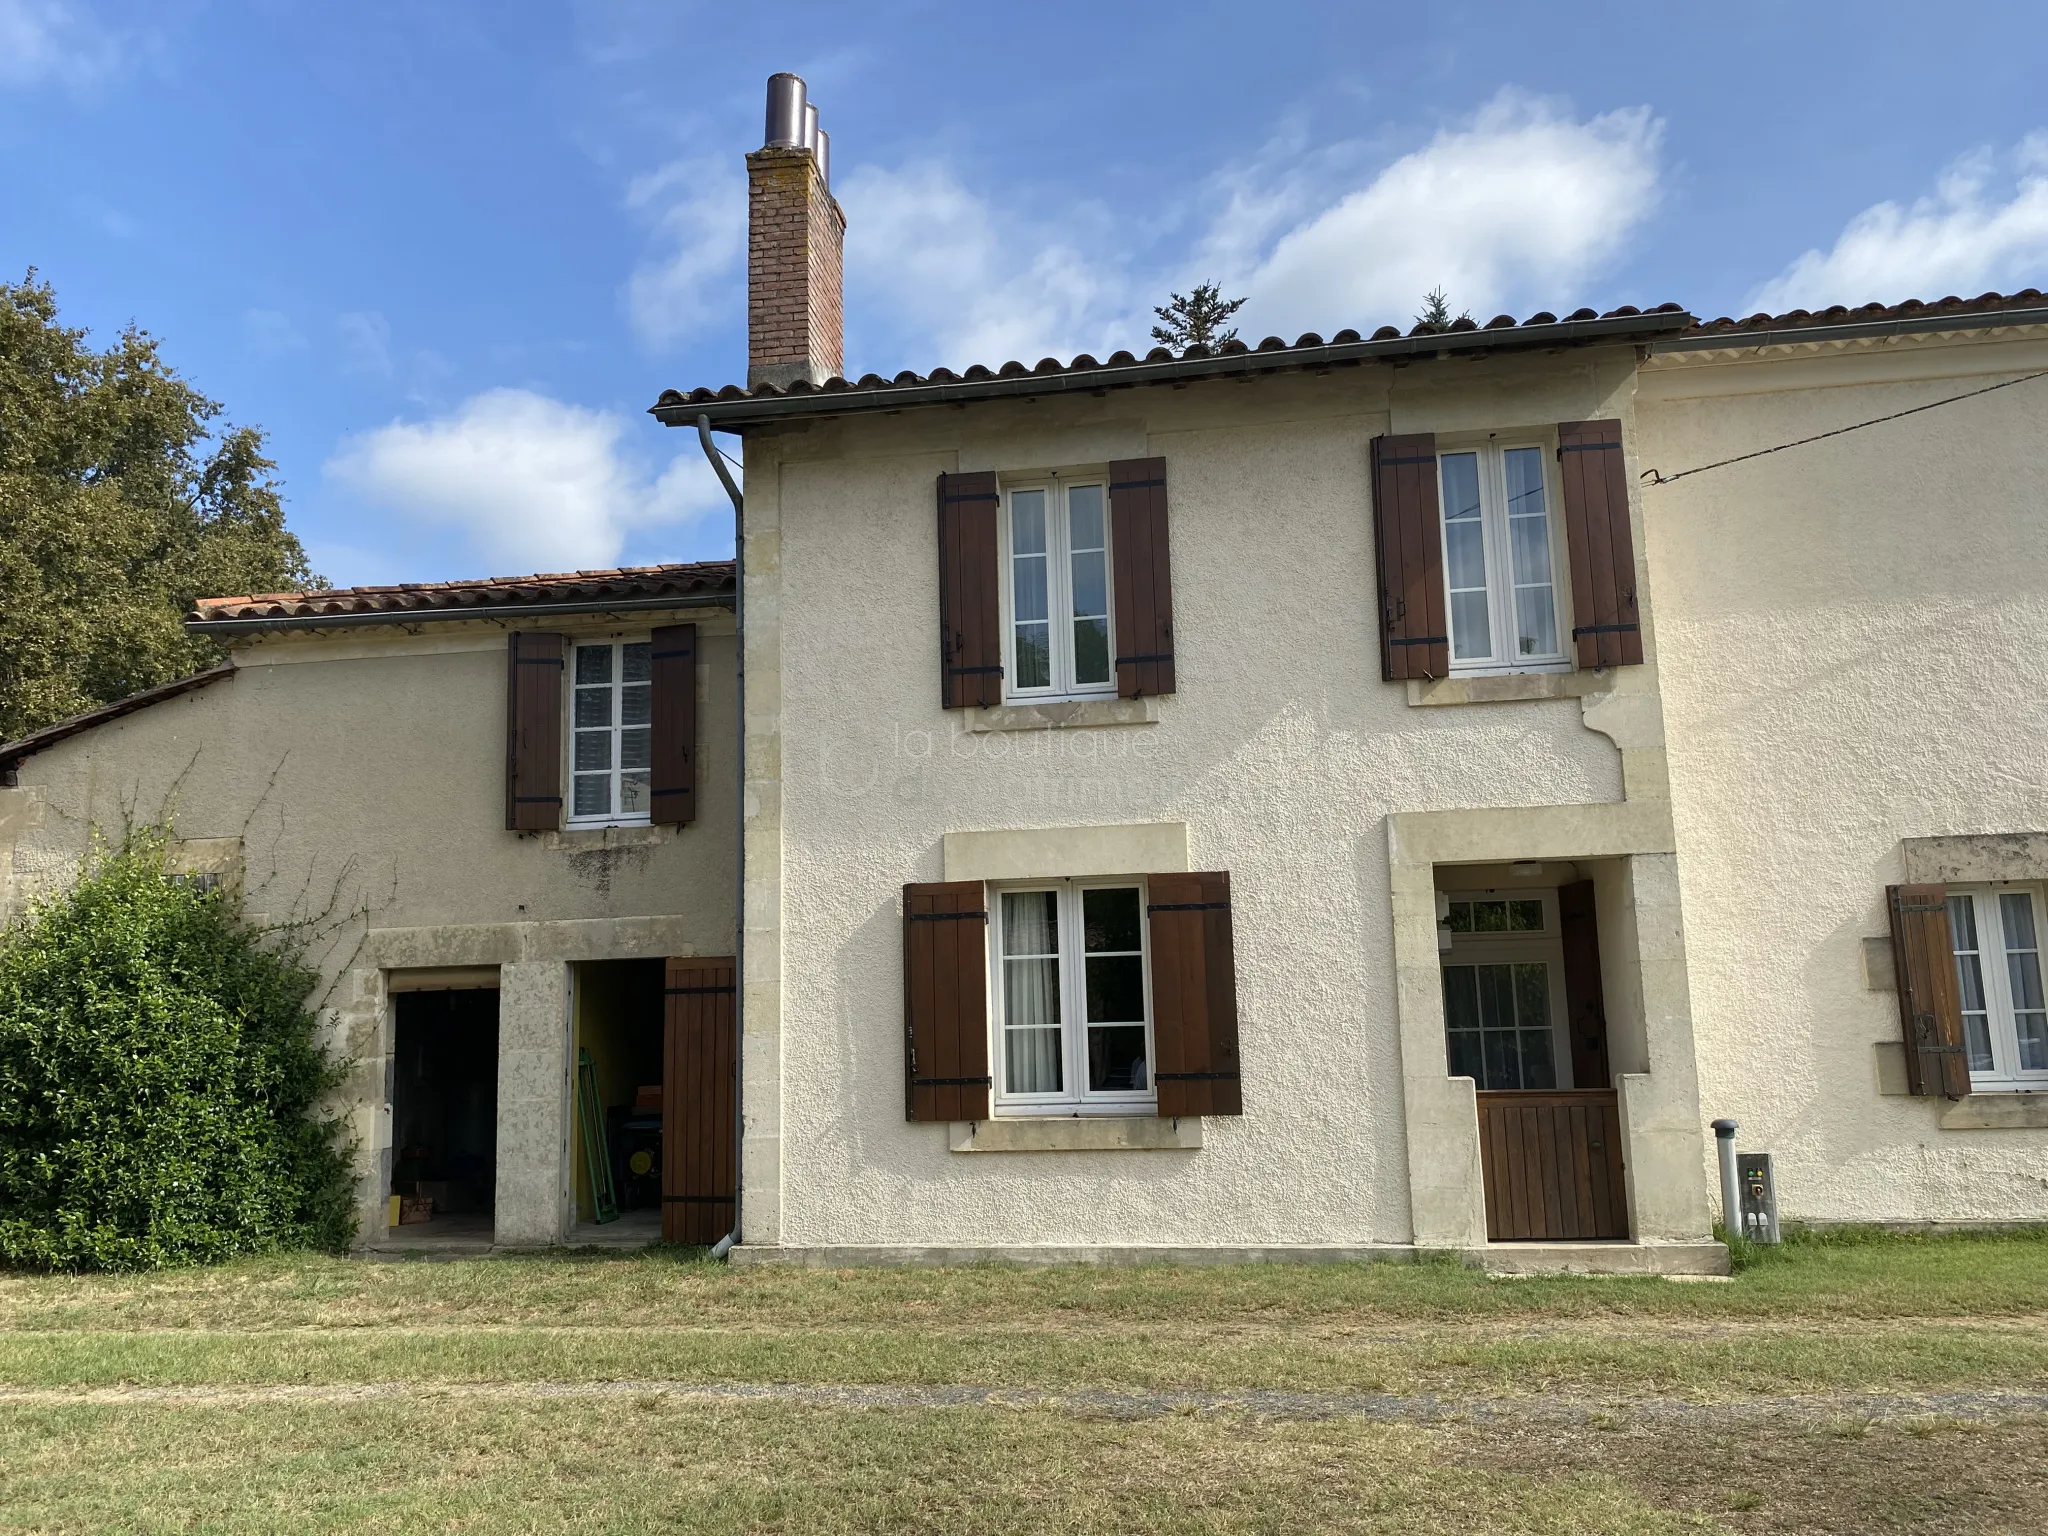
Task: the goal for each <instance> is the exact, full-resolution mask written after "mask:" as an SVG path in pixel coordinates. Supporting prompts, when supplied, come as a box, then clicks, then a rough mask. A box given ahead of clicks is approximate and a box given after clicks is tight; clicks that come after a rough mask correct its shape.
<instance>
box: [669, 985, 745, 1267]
mask: <svg viewBox="0 0 2048 1536" xmlns="http://www.w3.org/2000/svg"><path fill="white" fill-rule="evenodd" d="M737 987H738V974H737V972H736V971H735V970H734V968H733V962H732V960H731V958H730V957H727V958H724V959H716V960H702V959H694V958H693V959H687V960H680V959H675V960H670V961H669V962H668V975H667V980H666V983H665V985H664V989H663V990H664V994H665V995H664V997H663V999H662V1001H663V1003H664V1005H665V1008H664V1024H663V1039H662V1053H661V1236H662V1240H663V1241H664V1242H670V1243H715V1242H717V1241H718V1240H719V1239H720V1238H721V1237H723V1236H725V1234H726V1233H728V1232H730V1231H731V1230H732V1228H733V1215H734V1213H735V1212H736V1211H737V1210H738V1208H739V1203H738V1197H739V1169H738V1165H737V1161H736V1157H735V1152H734V1147H733V1133H734V1128H735V1125H736V1123H737V1122H736V1121H735V1119H734V1116H735V1114H736V1112H737V1111H736V1105H735V1103H734V1090H735V1087H736V1085H737V1075H738V1074H737V1071H736V1063H735V1061H734V1056H733V1052H734V1045H735V1042H734V1039H733V1019H734V1016H735V1010H734V1003H735V1001H736V991H737Z"/></svg>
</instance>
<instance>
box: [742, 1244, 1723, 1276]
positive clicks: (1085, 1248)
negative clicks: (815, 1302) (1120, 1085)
mask: <svg viewBox="0 0 2048 1536" xmlns="http://www.w3.org/2000/svg"><path fill="white" fill-rule="evenodd" d="M1445 1260H1449V1261H1451V1262H1454V1263H1458V1264H1462V1265H1464V1266H1466V1267H1467V1268H1470V1269H1483V1270H1486V1271H1487V1272H1489V1273H1491V1274H1504V1275H1507V1274H1511V1275H1542V1274H1558V1275H1725V1274H1727V1273H1728V1250H1727V1249H1726V1248H1725V1247H1723V1246H1722V1245H1721V1244H1720V1243H1717V1242H1714V1241H1712V1240H1711V1239H1702V1240H1700V1241H1697V1242H1669V1243H1625V1242H1615V1243H1487V1244H1485V1245H1484V1246H1482V1247H1477V1248H1426V1247H1417V1246H1416V1245H1415V1244H1413V1243H1362V1244H1342V1245H1338V1244H1331V1245H1324V1244H1308V1243H1274V1244H1261V1245H1257V1246H1244V1245H1220V1244H1219V1245H1217V1246H1214V1247H1177V1246H1169V1245H1163V1244H1162V1245H1158V1246H1153V1245H1147V1244H1104V1245H1080V1244H1046V1245H1024V1244H1019V1245H1015V1246H1008V1245H1005V1246H996V1247H952V1246H943V1245H929V1246H927V1245H910V1244H903V1245H882V1244H874V1245H867V1244H859V1245H854V1244H846V1245H832V1244H801V1245H799V1244H786V1245H782V1246H775V1247H770V1246H765V1245H760V1244H752V1245H749V1244H742V1245H741V1246H739V1247H737V1248H735V1249H733V1251H732V1262H733V1263H735V1264H793V1265H801V1266H803V1267H805V1268H810V1269H857V1268H864V1267H869V1266H875V1265H907V1266H920V1267H937V1266H944V1265H964V1264H1019V1265H1039V1264H1101V1265H1131V1264H1190V1265H1192V1264H1414V1263H1418V1262H1442V1261H1445Z"/></svg>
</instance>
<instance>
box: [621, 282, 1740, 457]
mask: <svg viewBox="0 0 2048 1536" xmlns="http://www.w3.org/2000/svg"><path fill="white" fill-rule="evenodd" d="M1698 323H1699V321H1698V319H1697V318H1696V317H1694V316H1692V315H1689V314H1684V313H1671V312H1668V311H1667V312H1665V313H1661V314H1659V313H1652V314H1642V315H1610V316H1605V317H1602V318H1599V319H1593V320H1559V321H1555V322H1553V323H1551V324H1548V325H1518V326H1512V327H1510V326H1500V327H1498V328H1497V329H1493V330H1485V329H1480V330H1471V331H1439V332H1433V333H1431V334H1429V335H1426V336H1393V337H1388V338H1387V339H1385V340H1383V341H1347V342H1326V343H1324V344H1323V345H1321V346H1315V347H1285V348H1277V349H1275V350H1273V351H1269V352H1233V353H1226V354H1223V355H1220V356H1216V357H1196V358H1176V359H1173V360H1171V361H1167V362H1157V363H1125V364H1122V365H1121V366H1118V367H1101V368H1090V369H1085V370H1081V371H1072V370H1069V371H1065V372H1060V373H1027V374H1010V375H998V376H995V377H992V378H986V379H974V380H965V379H959V380H953V381H951V382H947V383H942V384H904V385H894V384H891V385H886V386H884V387H882V388H879V389H833V390H806V391H804V392H803V393H801V394H787V395H771V396H767V397H765V398H762V397H755V396H752V395H749V396H747V397H745V398H744V399H736V400H704V401H695V402H693V401H688V400H685V401H681V402H679V403H675V404H670V405H659V404H657V405H654V406H651V407H649V410H648V414H650V415H651V416H653V417H654V418H655V419H656V420H658V421H660V422H661V423H662V424H663V425H664V426H671V427H676V426H692V425H695V423H696V421H697V418H698V417H700V416H702V417H708V418H709V420H710V423H711V425H712V426H714V427H720V428H724V429H728V430H731V429H735V428H739V427H746V426H754V425H760V424H763V423H767V422H772V421H782V420H788V419H790V418H792V417H803V416H840V415H847V414H851V413H855V412H864V411H900V410H907V409H910V408H912V407H915V406H925V405H960V404H966V403H968V402H970V401H979V400H999V399H1005V398H1015V397H1018V396H1025V395H1037V396H1042V395H1065V394H1081V393H1090V394H1092V393H1095V392H1098V391H1101V390H1107V389H1128V388H1131V387H1134V386H1136V385H1141V384H1168V383H1177V382H1182V381H1186V380H1193V379H1212V378H1232V377H1241V376H1243V375H1246V374H1263V373H1281V372H1299V371H1302V370H1304V369H1314V368H1327V367H1331V366H1333V365H1336V364H1341V363H1357V362H1378V361H1398V360H1400V359H1403V358H1417V357H1429V358H1435V357H1452V356H1459V355H1470V354H1484V353H1493V352H1524V351H1542V350H1548V349H1552V348H1557V347H1570V346H1583V345H1586V344H1588V343H1592V342H1603V341H1605V342H1612V341H1640V340H1648V339H1651V338H1655V337H1661V336H1668V335H1670V334H1671V333H1673V332H1676V331H1680V330H1683V329H1685V328H1686V327H1688V326H1693V325H1697V324H1698Z"/></svg>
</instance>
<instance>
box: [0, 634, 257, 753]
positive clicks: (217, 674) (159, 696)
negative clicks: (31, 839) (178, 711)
mask: <svg viewBox="0 0 2048 1536" xmlns="http://www.w3.org/2000/svg"><path fill="white" fill-rule="evenodd" d="M234 675H235V667H234V663H233V662H222V663H221V664H220V665H219V666H215V667H208V668H207V669H206V670H205V671H204V672H194V673H193V674H192V675H191V676H190V677H180V678H176V679H174V680H172V681H171V682H168V683H159V684H157V685H156V686H155V687H154V688H142V689H138V690H137V691H136V692H134V693H131V694H129V695H128V696H127V697H126V698H125V699H116V700H114V702H113V703H111V704H102V705H100V706H99V707H98V708H96V709H88V710H86V711H84V712H83V713H82V714H76V715H73V716H71V717H70V718H69V719H66V720H59V721H57V722H56V723H54V724H52V725H46V726H44V727H43V728H42V729H41V730H39V731H30V732H29V733H28V734H27V735H26V736H23V737H20V738H18V739H17V740H14V741H0V776H8V777H11V776H12V774H13V772H14V769H15V766H16V765H17V764H18V763H20V762H21V760H22V759H23V758H26V757H33V756H34V755H35V754H36V753H38V752H41V751H43V750H45V749H46V748H49V747H54V746H55V745H57V743H58V742H60V741H67V740H69V739H70V738H71V737H73V736H77V735H79V734H81V733H82V732H85V731H89V730H91V729H92V728H93V727H94V726H97V725H105V724H106V723H107V722H108V721H110V720H119V719H120V718H121V717H122V716H124V715H132V714H134V713H135V712H136V711H137V710H143V709H147V708H149V706H150V705H152V704H161V703H163V702H164V701H165V700H166V699H175V698H177V697H178V696H179V695H180V694H186V693H193V692H196V691H197V690H198V689H201V688H205V687H208V686H210V685H212V684H214V683H218V682H221V681H223V680H224V679H226V678H230V677H233V676H234Z"/></svg>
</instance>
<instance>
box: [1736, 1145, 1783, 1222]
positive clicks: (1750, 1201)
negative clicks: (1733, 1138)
mask: <svg viewBox="0 0 2048 1536" xmlns="http://www.w3.org/2000/svg"><path fill="white" fill-rule="evenodd" d="M1735 1188H1736V1192H1737V1194H1738V1195H1740V1197H1741V1199H1742V1235H1743V1236H1744V1237H1746V1238H1748V1239H1749V1240H1750V1241H1751V1242H1753V1243H1775V1242H1776V1241H1777V1240H1778V1187H1777V1185H1776V1184H1774V1183H1773V1182H1772V1181H1771V1154H1770V1153H1768V1152H1738V1153H1736V1154H1735Z"/></svg>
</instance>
